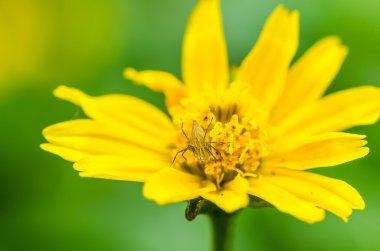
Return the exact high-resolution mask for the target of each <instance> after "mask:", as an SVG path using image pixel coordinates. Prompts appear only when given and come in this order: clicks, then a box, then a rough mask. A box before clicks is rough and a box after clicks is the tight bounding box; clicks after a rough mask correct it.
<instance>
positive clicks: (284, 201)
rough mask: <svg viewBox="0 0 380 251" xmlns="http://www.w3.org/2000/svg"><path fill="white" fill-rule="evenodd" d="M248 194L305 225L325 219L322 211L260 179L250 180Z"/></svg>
mask: <svg viewBox="0 0 380 251" xmlns="http://www.w3.org/2000/svg"><path fill="white" fill-rule="evenodd" d="M248 192H249V193H250V194H252V195H254V196H257V197H259V198H261V199H263V200H265V201H267V202H269V203H270V204H272V205H273V206H274V207H276V208H277V209H278V210H280V211H282V212H284V213H287V214H290V215H292V216H294V217H296V218H298V219H300V220H302V221H305V222H307V223H315V222H317V221H321V220H323V219H324V217H325V212H324V210H322V209H320V208H317V207H315V205H313V204H312V203H310V202H308V201H305V200H302V199H300V198H298V197H297V196H295V195H293V194H291V193H289V192H288V191H286V190H285V189H283V188H281V187H278V186H276V185H273V184H271V183H269V182H267V181H265V180H264V179H261V178H258V179H251V182H250V186H249V188H248Z"/></svg>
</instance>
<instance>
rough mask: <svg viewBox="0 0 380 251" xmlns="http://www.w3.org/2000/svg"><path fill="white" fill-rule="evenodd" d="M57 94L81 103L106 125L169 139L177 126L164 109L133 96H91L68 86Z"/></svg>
mask: <svg viewBox="0 0 380 251" xmlns="http://www.w3.org/2000/svg"><path fill="white" fill-rule="evenodd" d="M54 94H55V95H56V96H57V97H59V98H61V99H64V100H68V101H70V102H72V103H74V104H76V105H78V106H81V107H82V109H83V110H84V112H85V113H86V114H87V115H88V116H89V117H91V118H94V119H95V120H97V121H101V122H102V123H105V124H111V125H112V126H119V127H122V126H128V127H134V128H136V129H138V130H140V131H141V132H144V133H146V134H150V135H152V136H154V137H157V138H167V137H169V136H170V135H171V134H172V133H173V125H172V123H171V121H170V120H169V118H168V117H167V116H166V115H165V114H164V113H163V112H161V111H160V110H159V109H158V108H156V107H154V106H153V105H151V104H149V103H147V102H145V101H142V100H140V99H138V98H135V97H132V96H128V95H122V94H110V95H104V96H99V97H90V96H88V95H86V94H84V93H83V92H81V91H79V90H77V89H75V88H69V87H66V86H60V87H58V88H57V89H56V90H55V91H54Z"/></svg>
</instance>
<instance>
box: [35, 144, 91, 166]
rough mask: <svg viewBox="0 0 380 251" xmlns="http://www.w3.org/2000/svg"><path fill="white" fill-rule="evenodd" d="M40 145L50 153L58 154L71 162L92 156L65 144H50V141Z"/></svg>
mask: <svg viewBox="0 0 380 251" xmlns="http://www.w3.org/2000/svg"><path fill="white" fill-rule="evenodd" d="M40 147H41V148H42V149H43V150H45V151H47V152H49V153H53V154H56V155H58V156H60V157H61V158H62V159H64V160H67V161H70V162H75V161H77V160H80V159H81V158H84V157H87V156H91V154H89V153H85V152H83V151H80V150H76V149H72V148H69V147H65V146H59V145H55V144H50V143H43V144H41V145H40Z"/></svg>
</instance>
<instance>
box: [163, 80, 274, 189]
mask: <svg viewBox="0 0 380 251" xmlns="http://www.w3.org/2000/svg"><path fill="white" fill-rule="evenodd" d="M249 91H250V89H249V87H247V86H244V85H242V84H240V83H233V84H231V86H230V87H229V88H228V89H224V88H218V89H217V90H216V91H215V89H214V90H213V91H211V90H210V91H208V90H206V91H204V92H199V93H196V94H195V95H191V96H188V97H186V98H183V99H182V100H181V104H180V105H179V106H176V107H172V109H171V110H170V113H171V115H172V118H173V121H174V124H175V125H176V126H177V128H178V131H177V135H176V142H177V144H176V146H175V147H174V149H173V151H172V155H173V164H172V165H173V166H174V167H176V168H179V169H182V170H184V171H186V172H190V173H192V174H197V175H199V176H201V177H202V178H205V179H208V180H211V181H212V182H214V183H215V185H216V186H217V187H218V188H220V187H221V185H223V183H224V182H227V181H230V180H232V179H233V178H234V177H235V176H236V175H241V176H243V177H246V176H250V177H256V171H257V169H258V168H259V167H260V164H261V159H262V158H263V157H265V156H267V155H268V149H267V140H268V135H267V132H268V125H267V123H266V114H265V112H264V111H263V109H260V107H259V105H258V102H257V101H255V100H253V99H252V96H251V95H249ZM237 97H238V98H237Z"/></svg>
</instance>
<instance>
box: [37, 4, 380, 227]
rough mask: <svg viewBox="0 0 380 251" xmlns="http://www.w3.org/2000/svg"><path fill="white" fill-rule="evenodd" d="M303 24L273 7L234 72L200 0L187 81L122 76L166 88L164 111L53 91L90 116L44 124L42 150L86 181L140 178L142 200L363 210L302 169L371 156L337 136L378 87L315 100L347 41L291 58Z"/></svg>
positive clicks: (371, 116) (307, 217)
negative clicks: (66, 163)
mask: <svg viewBox="0 0 380 251" xmlns="http://www.w3.org/2000/svg"><path fill="white" fill-rule="evenodd" d="M298 19H299V18H298V12H296V11H293V12H290V11H289V10H287V9H286V8H284V7H283V6H279V7H277V8H276V10H275V11H274V12H273V14H272V15H271V16H270V17H269V19H268V21H267V22H266V24H265V27H264V29H263V31H262V33H261V35H260V37H259V39H258V41H257V43H256V45H255V46H254V48H253V49H252V51H251V52H250V53H249V54H248V56H247V57H246V58H245V59H244V61H243V62H242V64H241V66H240V67H239V68H238V69H237V72H236V74H234V76H233V77H231V75H232V74H231V73H230V72H229V66H228V59H227V50H226V43H225V40H224V34H223V28H222V18H221V13H220V7H219V1H218V0H200V1H199V3H198V5H197V6H196V8H195V10H194V12H193V14H192V16H191V18H190V21H189V24H188V28H187V31H186V34H185V38H184V45H183V64H182V71H183V83H184V84H182V82H181V81H180V80H178V79H177V78H176V77H174V76H173V75H171V74H169V73H166V72H160V71H141V72H138V71H136V70H134V69H130V68H129V69H127V70H126V71H125V76H126V77H127V78H129V79H132V80H134V81H135V82H137V83H141V84H144V85H146V86H148V87H150V88H151V89H153V90H156V91H160V92H163V93H164V94H165V96H166V104H167V108H168V111H169V114H170V118H169V117H167V116H166V115H165V114H164V113H163V112H161V111H159V110H158V109H157V108H155V107H154V106H152V105H150V104H148V103H146V102H144V101H141V100H139V99H137V98H134V97H131V96H127V95H107V96H100V97H90V96H88V95H86V94H84V93H82V92H80V91H79V90H76V89H72V88H68V87H59V88H58V89H57V90H56V91H55V94H56V96H58V97H60V98H62V99H66V100H68V101H71V102H73V103H75V104H77V105H79V106H81V107H82V108H83V110H84V112H85V113H86V114H87V115H88V116H89V119H78V120H72V121H67V122H63V123H59V124H56V125H53V126H50V127H48V128H46V129H45V130H44V132H43V134H44V136H45V138H46V139H47V140H48V141H49V143H46V144H43V145H42V148H43V149H45V150H47V151H49V152H52V153H55V154H57V155H59V156H61V157H63V158H64V159H67V160H69V161H72V162H75V164H74V168H75V169H76V170H78V171H79V172H80V175H81V176H84V177H98V178H109V179H118V180H129V181H140V182H145V185H144V195H145V197H146V198H149V199H152V200H154V201H156V202H157V203H159V204H166V203H174V202H180V201H187V200H193V199H197V198H203V199H205V200H208V201H210V202H212V203H214V204H215V205H216V206H218V207H219V208H220V209H222V210H224V211H226V212H228V213H231V212H234V211H237V210H239V209H241V208H244V207H246V206H248V205H249V203H250V196H254V197H258V198H261V199H262V200H264V201H266V202H268V203H270V204H272V205H273V206H274V207H276V208H277V209H278V210H280V211H282V212H285V213H288V214H291V215H293V216H294V217H296V218H298V219H300V220H303V221H305V222H309V223H313V222H316V221H320V220H322V219H323V218H324V213H325V210H327V211H330V212H332V213H334V214H336V215H337V216H339V217H340V218H342V219H343V220H344V221H347V218H348V217H349V216H350V215H351V213H352V209H363V208H364V201H363V199H362V198H361V196H360V195H359V193H358V192H357V191H356V190H355V189H354V188H352V187H351V186H350V185H348V184H347V183H345V182H343V181H340V180H337V179H333V178H328V177H325V176H322V175H319V174H315V173H312V172H308V171H307V170H309V169H312V168H317V167H328V166H334V165H338V164H341V163H345V162H348V161H351V160H354V159H357V158H360V157H363V156H365V155H366V154H367V153H368V148H366V147H364V146H365V144H366V141H364V138H365V136H362V135H356V134H351V133H345V132H340V131H342V130H346V129H348V128H351V127H353V126H357V125H367V124H372V123H375V122H376V121H377V120H378V118H379V115H380V89H379V88H376V87H370V86H361V87H357V88H354V89H350V90H346V91H340V92H337V93H334V94H330V95H327V96H322V95H323V93H324V92H325V90H326V89H327V87H328V85H329V84H330V83H331V82H332V80H333V79H334V77H335V75H336V74H337V72H338V71H339V69H340V67H341V65H342V63H343V60H344V58H345V56H346V54H347V48H346V47H345V46H343V45H342V44H341V42H340V40H339V39H338V38H336V37H327V38H324V39H322V40H321V41H319V42H317V43H316V44H315V45H314V46H312V47H311V48H310V49H309V50H308V51H307V52H306V53H305V54H304V55H303V56H302V57H301V58H300V59H299V60H298V61H297V62H296V63H294V64H293V65H291V60H292V59H293V56H294V54H295V52H296V50H297V46H298V33H299V27H298V26H299V20H298Z"/></svg>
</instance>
